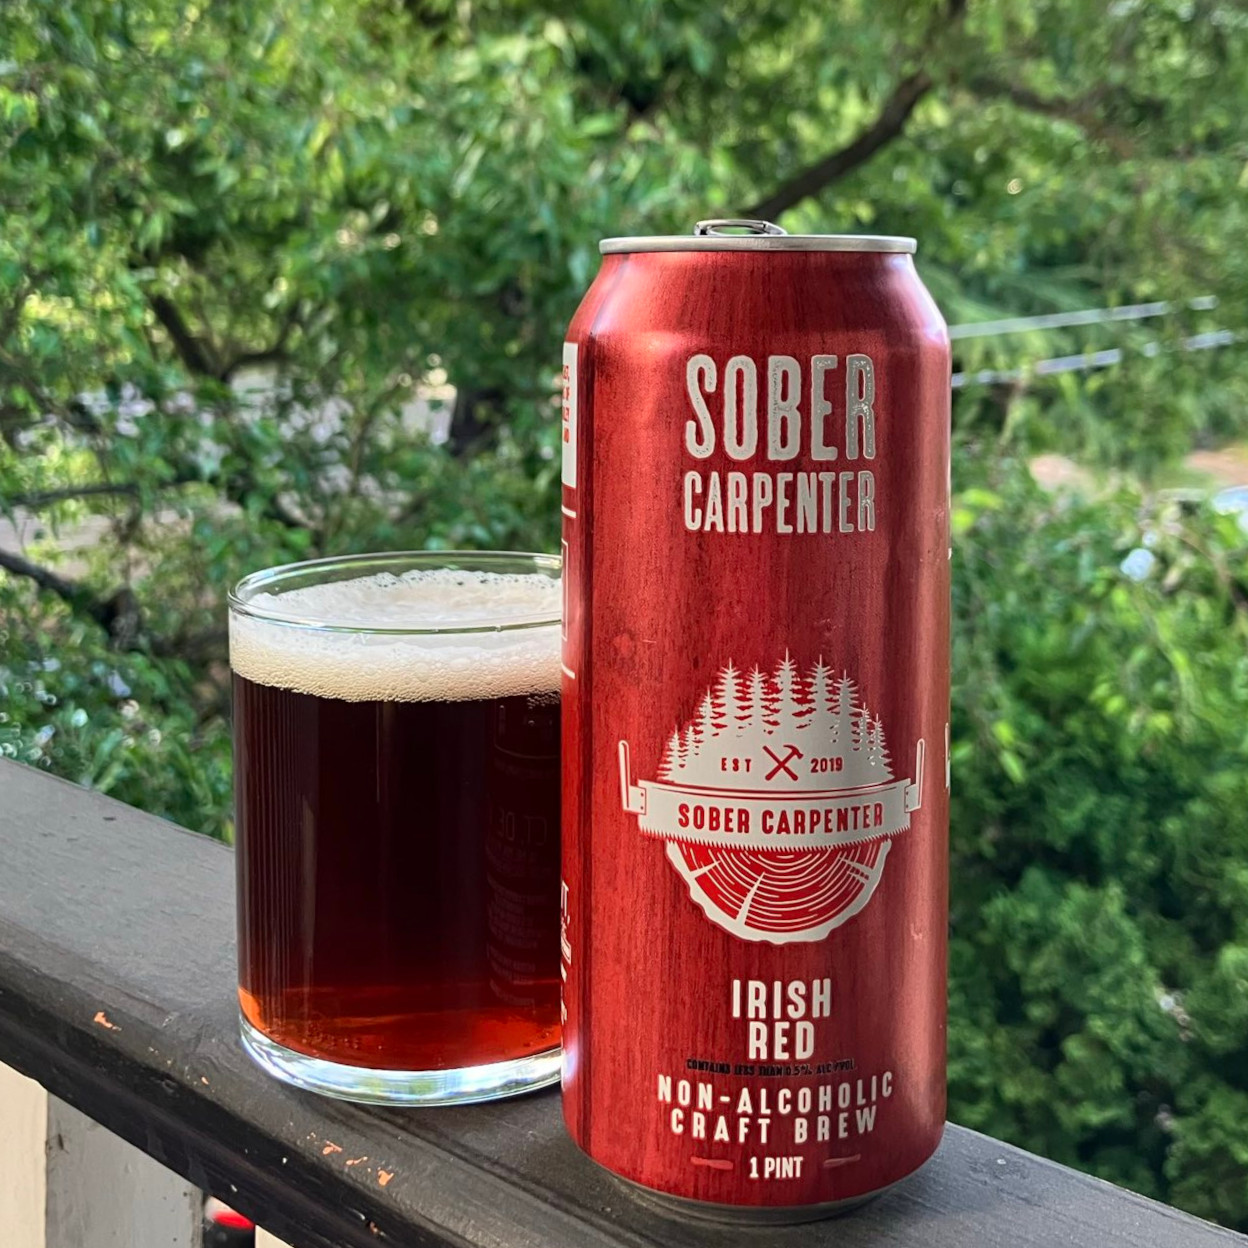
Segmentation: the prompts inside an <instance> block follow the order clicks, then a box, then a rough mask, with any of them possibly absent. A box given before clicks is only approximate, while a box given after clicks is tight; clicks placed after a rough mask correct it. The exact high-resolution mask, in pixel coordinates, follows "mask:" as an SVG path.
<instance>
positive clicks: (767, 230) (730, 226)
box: [693, 217, 788, 238]
mask: <svg viewBox="0 0 1248 1248" xmlns="http://www.w3.org/2000/svg"><path fill="white" fill-rule="evenodd" d="M693 232H694V234H696V235H698V236H700V237H703V238H704V237H706V236H707V235H719V236H722V235H727V236H728V237H733V236H739V235H741V234H787V233H788V230H783V229H781V228H780V226H778V225H774V224H773V223H772V222H770V221H756V220H754V219H753V218H751V217H710V218H708V219H707V220H706V221H699V222H698V223H697V224H696V225H695V226H694V227H693Z"/></svg>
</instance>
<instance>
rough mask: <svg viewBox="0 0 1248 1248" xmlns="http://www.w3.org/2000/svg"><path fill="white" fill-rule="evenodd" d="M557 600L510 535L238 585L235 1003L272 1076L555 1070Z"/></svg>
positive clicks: (343, 1092) (397, 1094)
mask: <svg viewBox="0 0 1248 1248" xmlns="http://www.w3.org/2000/svg"><path fill="white" fill-rule="evenodd" d="M448 565H449V566H448ZM559 604H560V589H559V582H558V561H557V560H555V559H547V558H544V557H541V556H516V555H463V556H454V555H446V554H442V553H439V554H437V555H433V556H428V555H415V556H380V557H379V556H365V557H363V558H358V559H351V560H335V561H324V562H323V563H321V564H305V565H296V566H295V567H293V568H288V569H277V570H275V571H273V572H267V573H261V574H259V575H258V576H256V577H252V578H248V580H247V581H245V582H243V584H242V585H241V586H240V587H239V589H238V590H237V591H236V592H235V595H234V600H233V602H232V614H231V624H230V627H231V636H230V659H231V665H232V667H233V671H234V717H235V740H236V748H235V771H236V781H235V786H236V794H237V821H238V826H237V847H238V907H239V908H238V915H239V985H240V987H239V1000H240V1006H241V1010H242V1016H243V1034H244V1040H245V1042H246V1044H247V1046H248V1048H249V1049H250V1051H251V1052H252V1053H253V1055H254V1056H256V1057H257V1059H258V1060H260V1061H261V1063H262V1064H263V1065H265V1066H266V1068H268V1069H269V1070H271V1071H272V1072H273V1073H276V1074H278V1075H279V1076H281V1077H284V1078H287V1079H288V1080H290V1081H291V1082H295V1083H298V1084H300V1085H302V1086H306V1087H312V1088H314V1089H315V1090H319V1091H323V1092H328V1093H330V1094H335V1095H340V1096H347V1097H351V1098H353V1099H362V1100H377V1101H385V1102H390V1103H417V1104H419V1103H431V1102H441V1103H447V1102H452V1101H465V1100H474V1099H482V1098H484V1097H487V1096H497V1095H503V1094H506V1093H509V1092H514V1091H522V1090H524V1089H526V1088H529V1087H534V1086H539V1085H541V1084H542V1083H546V1082H550V1081H552V1080H553V1078H554V1077H555V1076H556V1074H557V1070H558V1044H559V964H558V899H559V837H558V827H559V736H560V734H559V704H558V701H559V700H558V693H557V688H558V681H559V651H558V647H559Z"/></svg>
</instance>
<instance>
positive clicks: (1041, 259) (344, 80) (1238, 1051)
mask: <svg viewBox="0 0 1248 1248" xmlns="http://www.w3.org/2000/svg"><path fill="white" fill-rule="evenodd" d="M1246 43H1248V23H1246V22H1245V18H1244V15H1243V13H1242V12H1241V11H1240V9H1239V8H1237V7H1235V6H1234V5H1231V4H1228V3H1221V2H1214V3H1195V4H1193V3H1189V2H1187V0H1156V2H1151V3H1147V4H1145V3H1136V2H1131V0H1128V2H1126V3H1118V4H1114V5H1109V6H1105V5H1095V4H1091V3H1089V2H1088V0H1043V2H1042V3H1038V4H1037V3H1031V2H1030V0H982V2H980V0H977V2H976V3H974V4H966V3H963V2H962V0H919V2H915V0H875V2H874V3H871V4H867V3H865V2H864V0H842V2H841V3H838V4H836V5H834V6H830V7H829V6H822V7H820V6H813V7H812V6H801V5H791V4H782V3H780V0H748V2H747V0H727V2H726V3H724V4H720V5H716V6H707V5H706V4H704V3H700V2H695V0H662V2H660V0H627V2H625V0H585V2H584V3H582V4H579V5H577V6H567V5H555V4H551V3H546V2H542V0H472V2H471V3H461V2H459V0H456V2H455V3H452V0H274V2H273V3H270V4H267V5H264V6H259V8H258V7H257V6H255V5H253V4H245V3H242V0H218V2H216V3H213V4H205V3H202V0H200V2H197V3H191V2H190V0H142V2H140V3H122V2H121V0H77V2H76V3H74V4H64V3H62V2H61V0H7V3H5V4H3V5H0V214H2V215H3V221H4V228H3V229H2V230H0V512H2V513H3V514H4V515H5V516H7V517H8V518H9V519H10V520H11V521H13V522H14V523H15V525H16V526H17V530H18V531H19V532H20V533H21V535H22V552H21V555H20V557H17V556H16V555H15V553H14V551H15V542H14V541H13V539H12V536H11V535H8V536H4V535H3V534H0V752H3V753H4V754H5V755H8V756H11V757H17V758H19V759H22V760H23V761H25V762H27V763H30V764H32V765H36V766H42V767H47V768H49V769H50V770H53V771H55V772H56V773H58V774H60V775H63V776H67V777H69V778H70V779H72V780H74V781H77V782H80V783H84V784H91V785H95V786H96V787H99V788H102V789H104V790H106V791H108V792H111V793H113V794H114V795H116V796H118V797H121V798H122V799H123V800H126V801H132V802H134V803H135V804H138V805H142V806H144V807H145V808H147V809H149V810H153V811H156V812H158V813H161V814H165V815H167V816H169V817H170V818H173V819H175V820H177V821H178V822H180V823H183V824H185V825H187V826H190V827H196V828H200V829H202V830H204V831H207V832H210V833H212V834H214V835H218V836H224V837H228V835H229V830H230V799H229V757H228V742H227V729H226V719H225V714H224V708H225V705H226V702H227V700H228V689H227V674H228V669H227V667H226V664H225V662H224V660H225V651H224V635H223V627H222V625H223V613H224V595H225V592H226V588H227V587H228V585H229V584H230V583H231V582H232V581H233V580H234V579H236V578H237V577H238V576H240V575H241V574H242V573H244V572H246V571H249V570H252V569H255V568H257V567H262V566H265V565H269V564H275V563H280V562H285V561H289V560H294V559H299V558H304V557H308V556H313V555H317V554H323V553H334V552H339V551H348V550H361V549H369V548H390V549H398V548H404V547H416V548H422V547H432V548H437V547H527V548H537V549H552V548H554V545H555V543H556V540H557V527H558V508H557V501H558V500H557V492H558V481H557V475H558V468H557V457H556V452H557V449H558V428H557V419H556V410H557V409H556V407H555V405H554V388H553V382H554V373H555V371H556V368H557V362H558V358H559V342H560V338H561V335H562V332H563V328H564V326H565V325H566V323H567V321H568V319H569V317H570V315H571V313H572V311H573V309H574V307H575V304H576V302H577V300H578V298H579V296H580V294H581V292H582V291H583V290H584V288H585V287H586V286H587V284H588V283H589V281H590V280H591V278H592V275H593V273H594V271H595V269H596V266H597V255H596V252H595V243H596V240H597V239H598V238H599V237H601V236H602V235H605V234H613V233H648V232H663V231H668V230H681V231H683V230H686V229H688V228H689V226H690V224H691V223H692V222H693V221H694V220H695V219H697V218H699V217H702V216H708V215H736V214H738V213H741V212H743V211H747V210H749V209H751V208H753V207H755V206H757V205H759V204H774V205H776V207H775V212H776V213H777V214H782V215H783V219H784V223H785V224H786V225H787V226H788V227H789V228H791V229H794V230H801V229H813V230H829V229H833V230H834V229H846V230H853V229H857V230H866V231H875V232H896V233H906V234H915V235H917V236H918V237H919V239H920V243H921V249H920V262H921V267H922V270H923V273H924V276H925V277H926V279H927V280H928V282H929V284H930V286H931V287H932V289H933V291H934V293H935V294H936V295H937V297H938V299H939V301H940V302H941V303H942V306H944V308H945V309H946V312H947V314H948V316H949V319H950V320H951V321H969V320H983V319H990V318H995V317H1000V316H1014V315H1026V314H1032V313H1044V312H1060V311H1071V310H1078V309H1081V308H1090V307H1103V306H1108V305H1116V304H1123V303H1132V302H1139V301H1147V300H1158V299H1164V300H1169V301H1171V303H1172V304H1173V305H1174V309H1175V311H1174V312H1173V314H1172V315H1170V316H1168V317H1166V318H1160V319H1150V320H1145V321H1138V322H1119V323H1111V324H1101V325H1096V326H1090V327H1083V328H1079V329H1066V330H1062V331H1059V332H1044V333H1039V332H1031V333H1014V334H1009V335H1004V336H994V337H982V338H968V339H964V340H959V342H958V349H957V365H956V366H957V367H958V368H959V369H960V370H964V371H966V372H967V373H968V374H978V373H980V372H981V371H985V370H986V371H989V372H992V373H994V374H997V377H996V380H995V381H992V382H991V383H990V384H980V385H971V386H968V387H967V388H966V389H965V390H963V391H959V398H958V402H957V405H956V408H955V422H956V424H957V427H958V430H959V433H960V443H959V446H960V451H959V454H958V457H957V462H956V466H955V473H956V475H957V477H958V481H957V484H958V487H959V489H960V491H961V493H960V494H959V497H958V506H957V509H956V511H955V515H954V522H955V533H956V538H955V540H956V543H957V549H958V557H957V562H956V569H957V591H956V592H957V597H956V604H957V620H956V624H957V630H956V632H957V640H956V660H957V662H956V688H955V699H954V700H955V708H956V721H955V725H954V737H955V744H956V748H957V756H956V760H955V774H956V783H955V829H954V835H955V874H954V889H953V896H954V927H953V955H952V957H953V1018H952V1029H951V1072H952V1093H953V1098H952V1102H951V1103H952V1112H953V1114H954V1116H955V1117H956V1118H958V1119H960V1120H962V1121H964V1122H968V1123H970V1124H972V1125H975V1126H978V1127H981V1128H983V1129H985V1130H988V1131H991V1132H994V1133H997V1134H1001V1135H1004V1136H1008V1137H1009V1138H1011V1139H1014V1140H1016V1141H1018V1142H1019V1143H1021V1144H1024V1145H1026V1146H1028V1147H1031V1148H1035V1149H1038V1150H1040V1151H1043V1152H1046V1153H1048V1154H1049V1155H1051V1156H1054V1157H1057V1158H1059V1159H1061V1160H1065V1161H1069V1162H1071V1163H1073V1164H1077V1165H1081V1166H1085V1167H1087V1168H1090V1169H1093V1170H1095V1171H1096V1172H1098V1173H1101V1174H1104V1175H1105V1176H1106V1177H1109V1178H1113V1179H1115V1180H1117V1181H1119V1182H1125V1183H1129V1184H1131V1185H1133V1186H1135V1187H1138V1188H1139V1189H1140V1190H1142V1191H1147V1192H1151V1193H1153V1194H1157V1195H1160V1196H1162V1197H1163V1198H1166V1199H1171V1200H1174V1201H1177V1202H1179V1203H1182V1204H1183V1205H1184V1206H1185V1207H1187V1208H1191V1209H1194V1210H1196V1211H1197V1212H1201V1213H1204V1214H1207V1215H1208V1216H1211V1217H1216V1218H1219V1219H1220V1220H1222V1221H1225V1222H1227V1223H1228V1224H1231V1225H1238V1226H1241V1227H1245V1228H1248V1190H1246V1188H1245V1181H1244V1177H1243V1176H1244V1174H1245V1169H1246V1164H1248V1126H1245V1125H1244V1124H1245V1123H1248V1115H1246V1114H1245V1110H1246V1109H1248V1104H1245V1102H1246V1100H1248V1051H1246V1049H1245V1039H1244V1037H1245V1036H1246V1035H1248V1001H1246V999H1245V993H1246V992H1248V932H1245V930H1244V926H1243V924H1244V920H1243V919H1242V918H1241V917H1240V916H1241V915H1243V914H1245V913H1248V911H1246V910H1245V906H1244V902H1245V900H1248V898H1246V897H1245V893H1246V892H1248V878H1246V877H1245V869H1244V868H1243V867H1242V866H1241V865H1240V864H1241V862H1242V861H1244V860H1245V857H1246V855H1245V852H1244V851H1245V850H1246V849H1248V846H1245V845H1244V844H1243V836H1244V834H1243V830H1242V827H1243V819H1242V813H1241V812H1242V811H1243V810H1244V809H1245V798H1246V797H1248V794H1246V793H1245V792H1244V786H1245V780H1244V776H1245V774H1248V769H1246V768H1245V766H1244V764H1245V761H1246V760H1245V757H1244V755H1245V742H1244V725H1243V721H1244V716H1243V711H1242V707H1243V705H1244V699H1245V695H1246V694H1248V687H1246V685H1248V677H1246V676H1245V672H1244V652H1245V646H1244V640H1245V638H1244V618H1245V611H1246V606H1245V603H1246V601H1248V599H1246V594H1245V589H1244V585H1243V568H1244V566H1245V564H1244V554H1245V552H1244V549H1243V541H1242V535H1239V534H1238V531H1237V530H1235V529H1233V528H1232V527H1231V526H1230V525H1229V524H1228V523H1223V522H1219V521H1216V520H1214V519H1213V518H1212V517H1209V516H1206V515H1198V516H1182V515H1179V514H1176V513H1172V512H1170V511H1167V510H1166V509H1165V508H1157V507H1156V506H1154V505H1152V504H1146V503H1145V502H1144V501H1143V498H1142V497H1140V498H1137V497H1133V496H1130V495H1128V494H1125V493H1124V494H1122V495H1115V494H1111V495H1110V496H1109V497H1105V498H1100V499H1098V501H1097V502H1096V503H1095V504H1093V503H1086V504H1078V503H1075V502H1072V501H1069V500H1061V501H1054V500H1053V499H1051V498H1049V497H1047V496H1045V495H1043V494H1041V493H1040V492H1038V491H1037V490H1035V489H1034V488H1032V487H1030V486H1029V484H1028V481H1027V478H1026V475H1025V473H1024V472H1022V470H1021V468H1019V467H1018V465H1019V464H1020V463H1021V462H1022V460H1023V459H1024V458H1025V457H1026V456H1028V455H1031V454H1034V453H1036V452H1040V451H1060V452H1063V453H1066V454H1070V455H1073V456H1076V457H1077V458H1078V459H1079V460H1080V461H1081V462H1083V463H1085V464H1088V465H1090V466H1091V467H1092V468H1094V469H1096V470H1101V471H1105V470H1113V471H1128V472H1130V473H1132V474H1135V475H1137V476H1140V477H1143V478H1144V479H1147V478H1148V477H1149V476H1150V475H1151V474H1153V473H1156V472H1157V471H1159V470H1161V469H1163V468H1164V467H1165V466H1166V465H1167V464H1168V463H1169V462H1171V461H1172V460H1173V459H1174V458H1175V456H1177V455H1179V454H1181V453H1183V452H1184V451H1186V450H1187V449H1189V448H1190V446H1191V445H1192V444H1193V442H1194V441H1195V440H1199V439H1204V440H1209V439H1213V438H1216V437H1222V436H1227V435H1231V434H1241V435H1242V433H1243V431H1244V429H1245V424H1246V422H1245V418H1244V415H1243V413H1244V412H1245V411H1248V379H1246V378H1248V375H1246V374H1245V373H1244V370H1243V368H1242V359H1243V356H1242V348H1235V347H1228V348H1225V349H1221V350H1209V351H1189V350H1187V349H1185V340H1186V339H1187V338H1188V337H1190V336H1191V335H1194V334H1199V333H1205V332H1207V331H1210V330H1219V329H1225V330H1231V331H1235V332H1237V333H1239V334H1241V335H1242V334H1243V332H1244V328H1245V325H1246V323H1248V317H1246V313H1248V272H1246V271H1245V263H1246V262H1245V256H1246V255H1248V253H1246V252H1245V249H1244V247H1243V243H1242V240H1243V238H1244V236H1245V234H1246V233H1248V206H1246V204H1248V201H1245V198H1244V196H1243V193H1242V192H1243V175H1242V171H1243V168H1244V163H1245V159H1248V149H1246V148H1245V146H1244V140H1243V135H1242V124H1241V118H1242V115H1243V107H1242V103H1243V100H1244V98H1245V90H1246V88H1248V48H1246V47H1245V44H1246ZM867 140H870V141H869V142H867ZM836 153H840V157H841V159H840V160H839V162H838V161H833V162H832V165H831V166H829V167H828V168H830V169H831V172H827V171H826V170H825V173H826V176H824V177H823V178H822V179H821V178H820V177H818V176H813V177H812V180H810V181H803V177H802V175H803V172H804V171H810V170H812V169H814V170H818V169H819V168H820V165H821V162H825V161H826V159H827V158H828V157H829V156H830V155H834V154H836ZM872 153H874V154H872ZM1206 295H1212V296H1215V297H1216V300H1217V303H1216V306H1214V307H1213V308H1209V307H1208V306H1203V309H1192V308H1190V307H1189V306H1188V304H1187V301H1188V300H1190V299H1191V298H1193V297H1195V296H1206ZM1111 348H1112V349H1116V350H1119V351H1121V353H1122V359H1123V362H1122V364H1121V365H1120V366H1118V367H1116V368H1113V369H1106V370H1092V371H1089V372H1086V373H1078V372H1068V373H1063V374H1060V375H1037V374H1035V373H1034V372H1029V371H1028V370H1027V369H1026V368H1022V370H1021V372H1020V371H1018V370H1019V369H1020V366H1022V365H1025V364H1026V363H1027V362H1028V361H1034V360H1037V359H1040V358H1044V357H1049V356H1059V355H1066V354H1074V353H1082V352H1089V351H1098V350H1107V349H1111ZM439 404H442V405H443V406H444V407H445V406H446V405H449V407H450V411H449V416H450V424H449V434H448V436H447V437H446V438H445V440H440V439H438V438H435V437H433V436H431V433H430V429H431V427H432V426H431V423H430V420H431V417H432V416H435V415H436V414H437V413H436V412H435V410H434V409H436V408H437V406H438V405H439ZM446 414H447V413H446V412H443V415H446ZM434 423H436V422H434ZM1145 538H1147V540H1148V541H1149V542H1151V543H1152V545H1151V546H1150V547H1149V549H1150V550H1151V552H1152V554H1153V555H1154V557H1155V558H1156V560H1157V564H1156V567H1155V568H1154V570H1153V572H1152V573H1151V575H1150V576H1149V577H1148V578H1147V579H1146V580H1145V581H1144V582H1142V583H1140V584H1135V583H1133V582H1132V581H1131V580H1129V579H1128V578H1126V577H1124V576H1123V575H1122V574H1121V573H1120V572H1119V570H1118V565H1119V563H1120V561H1121V559H1122V557H1123V555H1124V554H1125V553H1126V551H1127V550H1128V549H1130V548H1131V547H1133V546H1136V545H1138V544H1140V543H1142V542H1144V541H1145Z"/></svg>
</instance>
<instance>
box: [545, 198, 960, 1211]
mask: <svg viewBox="0 0 1248 1248" xmlns="http://www.w3.org/2000/svg"><path fill="white" fill-rule="evenodd" d="M732 230H736V231H740V230H745V231H747V232H745V233H740V232H730V231H732ZM913 250H914V242H913V240H911V239H905V238H882V237H851V236H840V237H838V236H798V235H788V234H785V233H784V232H783V231H781V230H779V229H777V228H776V227H775V226H773V225H770V224H768V223H765V222H702V223H700V224H699V225H698V227H697V228H696V230H695V231H694V233H693V234H692V235H690V236H688V237H671V238H623V239H608V240H607V241H605V242H604V243H603V244H602V251H603V253H604V256H605V259H604V261H603V266H602V269H601V271H600V272H599V275H598V278H597V280H596V281H595V282H594V284H593V286H592V288H591V289H590V291H589V293H588V294H587V295H586V297H585V299H584V301H583V302H582V304H581V307H580V309H579V311H578V312H577V313H576V316H575V318H574V319H573V321H572V325H571V328H570V330H569V332H568V340H567V343H566V344H565V346H564V349H563V516H564V519H563V535H564V537H563V548H564V574H563V575H564V593H565V604H564V616H565V624H564V629H565V635H564V645H563V743H564V744H563V751H564V779H563V834H564V848H563V893H562V957H563V967H562V970H563V978H564V990H563V1002H564V1006H563V1008H564V1033H563V1034H564V1046H565V1055H564V1071H563V1089H564V1113H565V1116H566V1119H567V1123H568V1127H569V1129H570V1130H571V1133H572V1135H573V1137H574V1138H575V1140H576V1141H577V1143H578V1144H579V1145H580V1146H581V1148H583V1149H584V1150H585V1152H587V1153H588V1154H589V1155H590V1157H592V1158H594V1159H595V1160H596V1161H598V1162H599V1163H600V1164H602V1165H603V1166H605V1167H606V1168H607V1169H608V1170H611V1171H613V1172H614V1173H615V1174H617V1175H620V1176H622V1177H623V1178H625V1179H628V1180H631V1181H632V1182H633V1183H636V1184H639V1185H640V1186H641V1187H643V1188H646V1189H649V1191H650V1192H651V1193H653V1194H656V1195H658V1196H659V1197H660V1198H669V1199H671V1200H674V1201H675V1202H676V1203H677V1204H679V1206H680V1207H681V1208H683V1209H685V1210H686V1211H690V1212H701V1213H704V1214H707V1215H708V1216H713V1217H719V1218H728V1219H734V1220H736V1219H739V1220H741V1221H755V1220H776V1221H797V1220H802V1219H805V1218H813V1217H818V1216H821V1215H823V1214H826V1213H831V1212H835V1211H837V1210H838V1209H843V1208H846V1207H848V1206H849V1205H851V1204H853V1203H854V1202H856V1201H860V1200H862V1199H864V1198H866V1197H869V1196H871V1195H873V1194H876V1193H878V1192H880V1191H882V1190H883V1189H884V1188H886V1187H888V1186H889V1185H890V1184H892V1183H894V1182H896V1181H897V1180H898V1179H901V1178H904V1177H905V1176H906V1175H907V1174H909V1173H910V1172H911V1171H913V1170H914V1169H916V1168H917V1167H918V1166H919V1165H921V1164H922V1163H923V1162H924V1161H925V1160H926V1159H927V1158H928V1157H930V1156H931V1154H932V1153H933V1152H934V1151H935V1148H936V1146H937V1144H938V1142H939V1140H940V1135H941V1130H942V1127H943V1124H944V1113H945V957H946V931H945V929H946V922H947V910H948V894H947V887H948V881H947V843H948V784H949V770H948V768H949V557H950V549H949V398H950V373H949V368H950V364H949V340H948V335H947V332H946V329H945V324H944V322H943V320H942V319H941V316H940V313H939V312H938V311H937V309H936V306H935V304H934V303H933V301H932V299H931V297H930V296H929V295H928V293H927V291H926V290H925V288H924V287H923V284H922V283H921V282H920V281H919V278H918V276H917V274H916V273H915V269H914V263H913V261H912V259H911V254H910V253H912V252H913Z"/></svg>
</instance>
